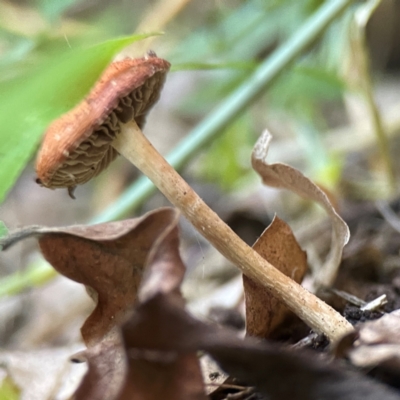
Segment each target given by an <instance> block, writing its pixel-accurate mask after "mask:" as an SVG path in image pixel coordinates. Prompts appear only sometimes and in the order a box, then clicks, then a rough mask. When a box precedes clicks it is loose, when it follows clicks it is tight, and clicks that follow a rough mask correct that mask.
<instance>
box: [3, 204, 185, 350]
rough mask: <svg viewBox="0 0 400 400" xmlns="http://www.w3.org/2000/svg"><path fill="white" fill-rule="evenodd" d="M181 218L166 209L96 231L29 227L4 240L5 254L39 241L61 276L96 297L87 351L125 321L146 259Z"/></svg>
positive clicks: (84, 331) (85, 329) (85, 335)
mask: <svg viewBox="0 0 400 400" xmlns="http://www.w3.org/2000/svg"><path fill="white" fill-rule="evenodd" d="M177 223H178V213H177V212H176V211H175V210H174V209H172V208H162V209H159V210H156V211H153V212H150V213H148V214H145V215H144V216H143V217H141V218H135V219H129V220H124V221H117V222H109V223H104V224H99V225H94V226H85V225H76V226H70V227H65V228H44V227H38V226H34V227H30V228H25V229H23V230H20V231H17V232H14V233H12V234H11V235H10V236H8V237H7V238H5V239H2V240H1V243H0V245H2V246H3V248H4V249H6V248H7V247H9V246H10V245H12V244H14V243H15V242H16V241H18V240H21V239H23V238H26V237H38V241H39V245H40V248H41V251H42V253H43V255H44V257H45V258H46V260H47V261H48V262H49V263H50V264H51V265H52V266H53V267H54V268H55V269H56V270H57V271H58V272H60V273H61V274H63V275H65V276H66V277H68V278H70V279H72V280H74V281H76V282H79V283H82V284H84V285H86V286H87V287H89V288H90V289H91V290H92V291H94V295H95V297H96V299H97V305H96V308H95V309H94V311H93V312H92V314H91V315H90V316H89V317H88V319H87V320H86V321H85V323H84V325H83V326H82V329H81V331H82V336H83V339H84V341H85V343H86V344H87V345H88V346H93V345H95V344H96V343H98V342H99V341H101V340H102V339H103V338H104V337H105V336H106V335H107V334H109V333H110V332H111V331H112V329H113V328H114V327H115V326H116V325H117V324H119V323H121V321H123V320H124V318H125V315H126V312H127V310H129V309H130V308H131V307H132V306H133V304H134V303H135V302H136V300H137V292H138V289H139V284H140V282H141V279H142V273H143V270H144V268H145V265H146V262H147V258H148V256H149V253H150V251H151V249H152V248H153V247H154V246H155V245H156V243H157V239H158V238H159V237H161V236H162V235H163V232H164V231H166V230H167V228H168V227H170V226H174V227H176V226H177Z"/></svg>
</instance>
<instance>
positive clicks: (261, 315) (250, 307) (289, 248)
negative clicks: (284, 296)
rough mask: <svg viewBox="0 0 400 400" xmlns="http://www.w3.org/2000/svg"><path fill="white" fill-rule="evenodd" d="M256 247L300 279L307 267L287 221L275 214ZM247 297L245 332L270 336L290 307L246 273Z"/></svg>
mask: <svg viewBox="0 0 400 400" xmlns="http://www.w3.org/2000/svg"><path fill="white" fill-rule="evenodd" d="M253 249H254V250H255V251H257V253H259V254H260V255H261V256H262V257H263V258H265V259H266V260H268V262H270V263H271V264H272V265H274V266H275V268H277V269H279V270H280V271H281V272H282V273H284V274H285V275H287V276H289V277H290V278H292V279H293V280H294V281H296V282H297V283H300V282H301V281H302V280H303V278H304V275H305V273H306V271H307V255H306V253H305V252H304V251H303V250H302V249H301V248H300V246H299V245H298V243H297V241H296V239H295V237H294V236H293V233H292V230H291V229H290V227H289V225H287V224H286V222H284V221H282V220H281V219H279V218H278V217H276V216H275V218H274V219H273V221H272V223H271V225H270V226H269V227H268V228H267V229H265V231H264V232H263V233H262V235H261V236H260V237H259V239H258V240H257V242H256V243H255V244H254V246H253ZM243 285H244V293H245V299H246V332H247V334H248V335H250V336H256V337H260V338H267V337H268V336H269V335H270V334H271V333H272V331H273V330H275V329H276V327H277V326H278V325H279V324H280V323H281V322H282V321H283V320H284V319H285V318H286V317H287V316H288V315H289V314H291V311H289V309H288V308H287V307H286V306H285V305H284V304H283V303H282V302H281V301H279V300H278V299H277V298H276V297H274V296H273V295H272V294H271V293H270V292H268V291H266V290H265V287H264V286H262V285H260V284H259V283H256V282H253V281H252V280H251V279H249V278H248V277H246V276H244V275H243Z"/></svg>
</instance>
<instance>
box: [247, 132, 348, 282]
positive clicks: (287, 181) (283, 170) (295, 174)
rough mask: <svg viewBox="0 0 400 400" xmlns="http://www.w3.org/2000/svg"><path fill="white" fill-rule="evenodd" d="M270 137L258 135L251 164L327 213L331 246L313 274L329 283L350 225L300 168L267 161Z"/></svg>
mask: <svg viewBox="0 0 400 400" xmlns="http://www.w3.org/2000/svg"><path fill="white" fill-rule="evenodd" d="M271 139H272V135H271V134H270V133H269V132H268V131H267V130H265V131H264V132H263V134H262V135H261V136H260V138H259V139H258V141H257V143H256V144H255V146H254V149H253V154H252V165H253V168H254V169H255V171H256V172H257V173H258V174H259V175H260V176H261V178H262V180H263V183H264V184H266V185H268V186H272V187H276V188H282V189H288V190H291V191H292V192H295V193H297V194H298V195H299V196H302V197H304V198H306V199H310V200H313V201H315V202H317V203H318V204H320V205H321V206H322V207H323V208H324V209H325V211H326V212H327V213H328V215H329V216H330V218H331V221H332V228H333V229H332V244H331V250H330V253H329V255H328V257H327V259H326V261H325V263H324V265H323V267H322V268H321V269H320V271H318V272H317V274H316V277H315V280H316V285H317V286H319V285H322V286H330V285H332V283H333V281H334V279H335V278H336V274H337V270H338V267H339V264H340V261H341V258H342V252H343V247H344V246H345V245H346V243H347V242H348V241H349V238H350V231H349V228H348V226H347V224H346V223H345V222H344V221H343V219H342V218H341V217H340V216H339V214H338V213H337V212H336V210H335V209H334V207H333V206H332V204H331V203H330V201H329V199H328V197H327V196H326V194H325V193H324V192H323V191H322V190H321V189H320V188H319V187H318V186H317V185H316V184H314V183H313V182H312V181H311V180H310V179H308V178H306V177H305V176H304V175H303V174H302V173H301V172H300V171H298V170H297V169H295V168H293V167H290V166H289V165H285V164H281V163H275V164H268V163H267V161H266V156H267V153H268V147H269V144H270V142H271Z"/></svg>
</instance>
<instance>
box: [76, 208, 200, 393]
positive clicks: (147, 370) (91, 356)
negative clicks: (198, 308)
mask: <svg viewBox="0 0 400 400" xmlns="http://www.w3.org/2000/svg"><path fill="white" fill-rule="evenodd" d="M175 216H176V213H175ZM184 274H185V267H184V265H183V262H182V260H181V258H180V255H179V233H178V228H177V220H176V219H175V220H174V223H170V224H169V225H167V226H166V227H165V229H164V230H163V231H162V232H161V233H160V234H159V235H158V236H157V237H156V238H155V242H154V244H153V247H152V248H151V250H150V252H149V254H148V258H147V261H146V267H145V270H144V274H143V279H142V282H141V284H140V289H139V293H138V298H139V300H138V304H137V305H138V307H139V308H140V304H141V303H142V302H145V301H147V300H148V299H152V298H153V297H157V296H158V295H159V294H162V295H168V296H169V298H170V299H172V301H173V303H174V305H175V306H176V307H179V308H183V307H184V301H183V298H182V296H181V294H180V285H181V283H182V280H183V277H184ZM137 315H138V313H137V311H135V310H133V318H135V317H136V316H137ZM146 317H148V318H149V319H150V320H151V321H157V320H158V319H159V315H158V313H157V310H155V311H154V312H150V313H149V314H147V315H146ZM167 323H173V321H169V322H167ZM136 334H139V335H140V334H141V332H139V333H138V332H136ZM143 334H144V335H146V336H153V335H156V336H159V335H163V331H162V328H161V331H153V330H150V331H145V332H143ZM108 339H110V340H104V341H102V342H101V343H99V344H97V346H96V347H94V348H90V349H89V350H88V351H87V352H86V353H84V356H85V357H86V358H87V359H88V361H89V372H88V374H87V375H86V376H85V379H84V380H83V381H82V383H81V386H80V387H79V388H78V390H77V392H76V400H81V399H82V400H83V399H85V400H100V399H104V398H107V400H113V399H118V400H128V399H129V400H158V399H164V400H205V399H206V397H205V394H204V386H203V380H202V374H201V370H200V364H199V360H198V358H197V354H196V353H195V352H188V353H186V354H178V353H176V352H168V353H161V352H157V351H147V350H146V349H143V348H142V349H136V348H130V349H129V350H128V351H126V350H125V349H124V347H123V345H122V344H121V342H120V340H119V338H118V335H116V336H115V337H114V340H111V338H108ZM121 352H122V353H123V355H122V354H121ZM116 359H117V362H116ZM104 393H107V395H106V396H105V395H104Z"/></svg>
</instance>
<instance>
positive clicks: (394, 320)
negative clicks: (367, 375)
mask: <svg viewBox="0 0 400 400" xmlns="http://www.w3.org/2000/svg"><path fill="white" fill-rule="evenodd" d="M399 332H400V310H396V311H393V312H391V313H390V314H386V315H384V316H383V317H381V318H379V319H378V320H376V321H370V322H366V323H364V324H362V325H360V326H359V331H358V340H357V341H356V342H355V343H354V346H353V347H352V348H350V350H348V351H347V354H348V357H349V358H350V361H351V362H352V363H353V364H354V365H356V366H358V367H363V368H371V367H376V366H378V365H379V366H382V367H384V368H389V369H391V370H392V371H396V372H397V375H400V335H399ZM344 340H345V338H344Z"/></svg>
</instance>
